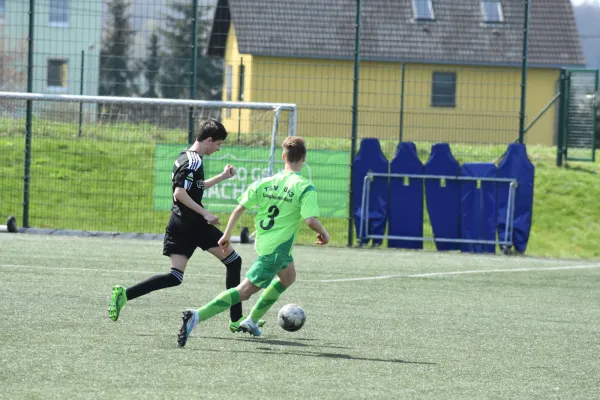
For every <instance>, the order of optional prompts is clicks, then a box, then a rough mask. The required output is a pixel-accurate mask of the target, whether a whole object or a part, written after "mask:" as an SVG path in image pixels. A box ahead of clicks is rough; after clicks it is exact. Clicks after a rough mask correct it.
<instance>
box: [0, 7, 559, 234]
mask: <svg viewBox="0 0 600 400" xmlns="http://www.w3.org/2000/svg"><path fill="white" fill-rule="evenodd" d="M3 4H4V8H3V9H1V8H0V31H1V33H2V38H1V39H0V91H16V92H32V93H46V94H70V95H91V96H95V95H101V96H126V97H130V96H133V97H147V98H169V99H199V100H223V101H244V102H276V103H293V104H296V105H297V107H298V120H297V133H298V135H301V136H304V137H305V138H306V139H307V143H308V145H309V147H310V150H312V151H320V152H321V153H319V154H321V156H322V157H324V158H323V159H326V158H325V157H330V160H331V162H330V164H329V165H330V170H329V172H328V174H329V176H330V178H331V179H330V180H329V181H327V180H323V182H322V185H321V186H320V187H319V190H320V192H322V193H324V195H327V193H333V192H337V191H340V190H342V191H343V190H346V191H349V190H351V188H350V183H349V179H348V176H349V173H350V168H351V160H352V155H353V154H354V153H355V152H356V150H357V147H358V146H359V145H360V139H361V138H363V137H376V138H378V139H380V141H381V143H382V145H383V151H384V152H385V154H386V156H388V159H391V158H393V154H394V152H395V149H396V146H397V144H398V143H399V142H400V141H414V142H416V143H417V147H418V150H419V155H420V156H421V157H422V158H423V159H426V158H427V156H428V154H429V149H430V147H431V144H432V143H435V142H449V143H451V144H452V146H453V147H452V148H453V152H454V153H455V156H456V157H457V159H459V160H460V161H492V160H495V159H497V158H498V157H499V156H501V155H502V154H503V152H504V150H505V149H506V145H507V144H508V143H510V142H513V141H514V140H515V139H519V134H520V130H521V131H522V129H521V128H522V126H521V125H522V124H523V120H524V118H525V116H524V114H525V102H524V101H523V100H524V90H523V89H524V86H523V83H524V82H525V78H526V76H525V75H524V72H525V71H526V69H522V68H521V67H526V66H527V57H526V56H527V45H526V44H527V41H526V37H525V35H523V32H525V33H526V32H527V29H523V28H526V27H527V24H528V22H527V16H528V13H527V12H526V10H528V1H526V0H523V1H521V0H519V1H512V2H508V3H507V4H506V5H505V14H506V18H513V19H512V20H511V26H512V28H511V29H515V30H516V31H518V32H520V33H519V35H520V36H518V37H515V38H512V39H511V46H512V47H511V48H510V49H508V50H506V51H510V54H511V57H512V58H513V59H516V60H519V62H517V63H516V64H515V63H514V62H512V61H511V63H507V62H505V60H504V59H503V58H502V57H501V56H498V57H496V59H493V60H492V61H490V62H487V61H486V60H484V59H483V58H482V57H483V56H481V55H477V54H475V55H474V57H473V62H472V63H469V62H452V61H451V60H446V61H447V62H444V60H440V62H437V63H423V62H421V61H418V60H416V59H415V60H413V61H411V60H409V59H408V58H407V59H405V60H404V61H394V60H391V59H386V58H385V57H378V56H376V55H374V54H373V51H374V50H373V48H372V43H373V38H372V37H373V32H372V31H371V30H370V29H371V28H369V27H370V26H373V25H374V21H372V20H370V19H372V18H374V16H375V17H377V18H381V19H382V23H389V21H386V20H385V15H383V14H382V13H381V12H380V11H377V10H376V9H374V7H375V6H376V5H375V4H371V3H370V2H369V1H363V2H362V5H361V2H360V1H346V2H343V1H338V2H331V3H327V2H325V3H319V4H318V6H317V5H315V3H314V2H309V1H295V2H291V1H282V2H268V1H253V2H248V1H246V2H244V1H239V0H229V1H225V0H189V1H183V0H102V1H99V0H27V1H26V0H4V1H3ZM423 4H425V5H430V6H431V4H433V6H434V8H436V7H437V8H439V9H442V11H444V9H447V8H448V5H447V4H445V3H442V2H437V1H434V2H433V3H432V2H428V1H423V2H422V1H411V0H406V1H403V2H402V5H399V6H398V7H395V8H397V9H400V10H399V11H398V12H402V13H404V14H406V15H408V17H407V18H408V20H410V21H411V23H413V24H416V25H417V26H418V27H419V29H420V32H419V35H417V36H415V37H411V38H410V39H409V38H408V37H405V38H404V39H402V40H400V39H399V38H400V36H398V35H396V36H394V35H389V37H388V38H387V39H386V38H384V37H382V38H381V39H380V42H378V46H379V47H380V48H381V49H383V50H381V51H382V52H385V51H388V50H385V49H395V48H400V47H402V46H404V45H406V43H407V42H408V41H413V45H414V42H416V43H417V45H418V46H416V48H419V49H420V51H421V52H422V53H423V57H424V58H426V57H425V55H426V54H425V53H426V52H434V51H436V48H437V47H440V46H444V44H443V43H442V44H436V43H434V42H432V41H431V40H430V39H428V35H429V36H431V34H432V32H431V31H429V28H428V25H427V23H428V21H427V15H426V14H427V13H428V12H434V11H435V10H434V9H433V8H432V9H428V8H423V7H422V6H423ZM482 7H483V6H482ZM485 7H487V6H485ZM485 7H484V8H482V9H481V10H480V8H479V4H478V5H476V6H474V8H473V7H471V8H469V9H466V8H465V9H461V8H457V10H454V11H453V12H454V14H456V15H454V16H453V18H454V17H455V18H457V20H461V19H466V18H473V13H474V12H476V13H479V12H481V13H482V15H483V16H484V17H486V18H487V17H490V15H492V14H493V13H492V14H489V15H488V14H486V12H488V13H489V12H491V11H489V10H492V9H489V10H488V9H487V8H485ZM240 10H241V11H240ZM286 10H287V11H286ZM290 10H292V11H290ZM359 10H361V11H359ZM473 10H475V11H473ZM486 10H487V11H486ZM242 11H243V12H242ZM285 13H288V14H289V13H292V14H294V18H292V19H290V21H287V22H286V21H284V23H283V22H281V21H279V22H277V24H279V25H278V26H280V28H281V29H280V30H279V31H277V32H278V36H277V37H276V38H275V37H273V36H269V35H272V29H271V31H269V33H268V34H267V33H265V35H266V36H260V35H261V33H264V32H265V31H267V26H265V21H266V19H265V18H266V17H265V15H269V16H271V17H273V16H277V15H284V14H285ZM422 13H425V18H423V15H421V14H422ZM404 14H403V15H404ZM440 15H441V11H440ZM477 15H479V14H477ZM494 15H495V14H494ZM494 15H492V17H493V16H494ZM332 16H341V17H339V18H338V17H336V18H338V19H336V20H335V21H329V22H328V20H326V19H324V18H330V17H331V18H333V17H332ZM361 16H362V20H361ZM497 17H502V18H504V16H503V15H497ZM273 18H274V17H273ZM298 21H300V22H298ZM301 21H304V23H305V24H307V25H306V26H304V27H303V29H305V30H306V31H319V30H321V31H322V32H321V34H320V35H319V37H321V38H322V39H321V41H318V42H314V37H312V38H308V37H303V36H301V34H299V33H298V32H300V31H301V30H298V29H299V27H298V24H300V23H301ZM311 21H312V22H311ZM315 21H317V22H315ZM440 21H441V19H440ZM484 22H485V21H484ZM492 22H493V21H492ZM274 23H275V22H274ZM311 24H314V26H313V25H311ZM479 25H481V24H479ZM498 26H499V25H498ZM361 27H363V30H362V31H361ZM288 28H289V29H288ZM365 29H366V30H365ZM395 29H396V28H395V27H394V26H392V25H389V30H390V32H395ZM486 29H487V28H486ZM491 29H496V28H495V26H494V25H493V24H490V32H491ZM499 29H501V28H499ZM500 34H501V33H500ZM369 35H370V36H369ZM330 36H331V37H333V36H335V37H336V38H337V39H339V40H338V41H337V42H336V43H338V45H336V46H337V47H336V46H334V45H332V44H331V43H328V41H327V39H328V37H330ZM253 37H254V38H257V37H259V38H260V40H259V41H252V38H253ZM275 39H277V40H275ZM442 39H443V38H441V39H440V40H442ZM472 39H473V38H465V39H461V37H458V36H457V39H456V40H458V41H460V40H465V41H467V40H472ZM386 40H387V42H386ZM388 42H389V43H388ZM286 43H287V44H286ZM339 43H341V44H339ZM365 44H368V46H365ZM459 45H460V43H459ZM261 46H262V47H261ZM277 46H281V47H280V48H277ZM490 46H491V45H490ZM261 48H262V49H263V50H262V52H261ZM290 49H296V50H297V51H296V53H294V54H292V53H290V51H291V50H290ZM302 49H314V52H315V53H314V54H310V55H306V54H302V51H303V50H302ZM277 51H279V52H280V53H281V55H280V56H278V55H277V54H278V53H277ZM389 51H392V50H389ZM521 60H522V63H521ZM555 75H556V76H555ZM558 75H559V73H558V72H557V71H551V70H548V71H543V72H540V76H542V77H541V78H537V79H548V80H554V81H556V80H557V79H558ZM545 87H546V86H544V88H545ZM550 87H551V88H550V89H542V90H541V91H542V93H541V94H540V93H536V95H538V96H539V100H534V101H533V102H532V103H531V104H529V103H528V104H527V112H529V113H530V114H535V113H536V112H537V111H538V110H540V109H542V108H543V105H544V104H546V103H547V101H548V99H550V98H552V96H553V95H554V88H555V87H554V86H552V85H551V86H550ZM544 90H546V92H547V93H546V92H544ZM0 107H2V108H1V113H2V114H1V116H0V150H2V153H1V154H0V162H1V164H0V165H1V166H2V167H0V176H1V178H2V181H4V182H7V181H10V182H12V183H13V186H14V187H13V188H12V189H11V190H12V191H10V193H11V194H10V195H7V194H6V193H7V192H6V191H4V192H3V195H2V196H3V197H2V198H3V201H2V204H1V206H0V213H7V212H9V211H10V212H11V213H15V212H14V211H12V210H13V209H14V206H15V205H16V203H15V202H16V199H20V198H21V197H22V196H21V193H22V189H23V188H22V182H23V180H24V178H25V177H24V173H23V171H22V170H21V169H20V166H21V165H23V163H24V155H23V151H24V148H22V147H21V146H22V143H23V142H24V139H23V135H24V133H25V131H26V126H27V127H28V128H30V129H31V132H32V135H31V140H33V143H34V145H33V152H32V154H31V162H32V165H33V166H35V167H39V168H40V169H39V172H40V173H41V176H36V177H35V178H32V179H45V181H46V184H47V185H50V186H54V185H55V182H61V181H63V180H65V181H67V182H70V183H71V184H70V185H68V186H67V187H68V191H69V193H70V196H69V200H68V201H69V202H71V201H72V202H77V201H83V200H85V203H86V204H88V205H89V204H93V203H94V202H95V201H99V200H98V198H97V196H96V195H94V194H93V193H95V192H94V191H86V190H85V188H86V187H88V188H89V187H100V186H102V184H103V183H102V182H104V181H110V182H112V179H113V178H114V179H117V180H119V182H113V183H114V184H115V185H121V186H120V187H122V189H119V190H121V191H122V192H119V193H116V195H117V196H118V195H122V196H128V195H130V193H129V192H128V191H127V189H126V187H127V186H128V185H127V182H130V180H129V178H127V177H126V175H124V176H121V177H119V178H117V177H111V178H108V177H107V176H106V175H107V174H106V173H105V174H101V173H100V174H98V175H89V176H87V177H86V178H85V179H78V178H77V173H76V172H73V171H76V170H77V168H84V169H86V170H87V169H92V170H95V171H96V170H100V171H101V170H102V169H103V168H109V166H111V167H112V166H115V165H117V164H119V163H123V165H122V166H123V169H124V170H126V169H128V167H127V166H130V164H129V163H135V162H138V161H137V160H139V159H140V157H141V158H142V159H143V160H144V161H143V162H144V163H147V162H150V161H148V160H152V158H153V157H154V156H155V155H154V153H153V152H155V151H156V148H157V145H159V144H174V145H179V146H183V145H185V144H186V143H187V142H188V141H189V140H190V138H192V137H193V130H194V125H195V123H196V122H197V120H198V119H199V118H201V117H202V116H203V114H200V113H199V112H198V110H188V112H187V118H184V112H183V111H182V110H181V109H180V110H178V111H177V113H176V114H174V113H173V112H172V111H171V110H170V109H165V108H163V107H158V108H154V109H150V108H144V109H139V108H135V107H120V108H118V109H115V108H111V106H108V105H107V106H94V107H93V106H90V105H80V104H77V103H71V104H69V105H67V104H64V103H62V104H60V105H59V106H57V105H55V104H53V103H47V102H46V103H38V104H33V103H31V104H29V105H26V104H24V103H22V102H21V103H19V104H16V103H15V102H12V103H11V102H4V103H2V104H1V105H0ZM215 112H216V114H215V116H217V117H218V118H220V119H221V120H222V121H223V123H224V124H225V125H226V127H227V128H228V130H229V131H230V133H232V135H231V138H232V140H231V141H230V142H229V143H230V144H231V145H234V146H237V145H243V146H244V147H245V148H246V149H250V148H253V149H261V148H265V147H267V146H269V141H268V140H265V136H264V134H265V133H269V132H270V128H266V127H265V128H264V129H266V132H263V133H259V132H258V130H260V129H262V128H260V127H258V126H257V125H255V126H254V127H253V128H250V127H249V125H252V124H249V123H247V121H254V120H260V119H261V117H260V115H255V114H254V115H253V114H252V112H249V111H239V110H229V109H224V110H219V111H215ZM65 115H68V117H67V118H66V119H67V120H68V122H64V119H65ZM284 119H285V117H284ZM284 123H285V121H284ZM554 124H555V121H554V119H553V118H552V116H547V117H545V118H544V119H543V120H541V121H538V125H539V131H540V132H547V131H548V130H553V129H554ZM59 132H60V135H58V136H59V137H57V136H56V135H57V134H58V133H59ZM530 134H531V135H533V136H535V135H536V133H535V132H532V133H530ZM544 134H545V133H544ZM528 135H529V133H528ZM107 137H108V138H110V140H109V139H107ZM79 142H81V143H82V144H81V145H78V143H79ZM23 146H26V144H23ZM36 146H41V147H36ZM78 148H81V149H82V150H78ZM7 149H8V150H9V151H6V150H7ZM67 150H68V151H67ZM327 152H329V153H327ZM90 153H91V154H93V157H90V156H89V154H90ZM325 154H329V155H327V156H326V155H325ZM321 156H320V157H321ZM86 158H87V161H86ZM325 164H327V163H325ZM322 168H325V171H327V169H326V165H325V166H322ZM42 171H44V172H42ZM44 174H48V175H47V177H46V178H42V177H43V176H44ZM139 178H140V180H139V181H137V180H136V185H149V186H148V187H150V186H151V185H152V182H153V181H152V179H154V178H155V177H154V178H153V177H151V176H145V175H142V176H140V177H139ZM136 179H137V178H136ZM61 190H62V189H61ZM64 190H67V189H64ZM115 190H116V189H115ZM50 192H51V191H50ZM38 195H42V196H44V195H43V194H41V193H40V194H38ZM9 198H10V201H9V200H7V199H9ZM348 198H349V197H348V196H346V199H345V200H344V201H342V203H341V204H339V207H338V212H337V213H335V214H334V215H332V216H331V218H332V219H331V220H330V221H328V222H329V224H330V227H333V230H334V231H335V232H337V233H339V234H338V235H337V241H336V242H337V243H339V244H343V243H346V242H351V237H350V238H349V237H348V233H351V232H350V231H348V230H347V229H346V227H347V226H348V223H349V222H348V221H349V220H350V219H349V218H348V213H349V211H348V206H349V204H348V201H349V200H348ZM51 200H52V196H47V197H45V199H44V201H47V202H48V204H49V205H50V204H53V202H54V200H52V201H51ZM55 200H57V201H58V202H59V203H60V201H59V200H58V199H55ZM20 201H21V200H19V202H20ZM107 201H108V200H107ZM146 201H147V202H151V201H152V197H151V198H149V199H147V200H146ZM7 202H9V203H10V204H12V206H11V207H10V210H9V209H8V208H7V207H6V204H7ZM63 204H64V202H63ZM106 206H107V207H106V210H107V211H106V215H105V216H98V220H95V221H93V222H90V223H71V222H69V221H70V217H67V216H65V215H66V214H60V215H58V214H56V213H54V214H53V213H52V211H53V209H55V208H54V207H52V206H48V207H47V210H46V211H44V213H42V214H39V213H37V212H38V211H40V209H39V208H37V207H33V208H32V213H33V215H35V217H34V218H32V224H34V225H39V226H41V225H43V226H47V227H60V228H75V229H94V230H107V229H123V230H127V231H143V230H148V229H151V230H152V231H156V230H157V229H159V226H161V225H162V222H163V221H162V219H160V223H156V220H157V218H156V217H155V216H154V214H152V213H149V214H147V215H146V216H144V217H143V218H139V219H136V220H135V221H133V220H131V221H129V222H126V223H125V224H124V225H114V224H108V223H105V222H106V221H110V220H112V219H114V218H115V217H114V216H112V214H110V202H109V203H107V204H106ZM340 211H342V212H341V213H340ZM17 213H18V212H17ZM41 215H44V217H43V218H41V217H39V216H41ZM123 218H126V219H127V218H133V217H131V216H127V215H125V216H123ZM150 221H151V222H150Z"/></svg>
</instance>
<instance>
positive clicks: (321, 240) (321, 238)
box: [317, 233, 330, 246]
mask: <svg viewBox="0 0 600 400" xmlns="http://www.w3.org/2000/svg"><path fill="white" fill-rule="evenodd" d="M329 239H330V238H329V234H328V233H327V234H325V235H321V234H320V233H318V234H317V244H318V245H321V246H324V245H326V244H327V243H329Z"/></svg>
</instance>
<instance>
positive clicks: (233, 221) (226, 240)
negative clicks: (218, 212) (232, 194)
mask: <svg viewBox="0 0 600 400" xmlns="http://www.w3.org/2000/svg"><path fill="white" fill-rule="evenodd" d="M244 212H246V207H244V206H243V205H241V204H239V205H238V206H237V207H236V208H235V210H233V212H232V213H231V216H230V217H229V222H227V228H225V232H223V236H222V237H221V239H219V246H221V248H222V249H226V248H228V247H229V245H230V244H231V232H233V229H234V228H235V226H236V225H237V223H238V221H239V220H240V218H242V215H244Z"/></svg>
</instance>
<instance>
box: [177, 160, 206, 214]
mask: <svg viewBox="0 0 600 400" xmlns="http://www.w3.org/2000/svg"><path fill="white" fill-rule="evenodd" d="M172 181H173V192H175V188H176V187H181V188H184V189H185V190H186V191H187V193H188V194H189V195H190V197H191V198H192V200H194V201H195V202H196V203H198V204H200V205H202V196H203V195H204V165H202V157H200V154H198V153H196V152H195V151H192V150H187V149H186V150H184V151H182V152H181V153H180V154H179V157H177V160H175V164H174V165H173V174H172ZM172 210H173V213H174V214H176V215H178V216H180V217H183V218H184V219H192V220H194V219H200V218H202V219H203V217H202V216H201V215H200V214H198V213H197V212H195V211H194V210H192V209H189V208H188V207H186V206H185V205H183V204H182V203H180V202H179V201H177V200H175V197H173V208H172Z"/></svg>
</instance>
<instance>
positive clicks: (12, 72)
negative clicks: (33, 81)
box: [0, 25, 28, 92]
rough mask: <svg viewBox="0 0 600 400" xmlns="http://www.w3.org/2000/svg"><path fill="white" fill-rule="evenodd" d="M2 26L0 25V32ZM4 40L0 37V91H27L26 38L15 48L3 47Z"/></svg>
mask: <svg viewBox="0 0 600 400" xmlns="http://www.w3.org/2000/svg"><path fill="white" fill-rule="evenodd" d="M2 28H3V26H2V25H0V32H1V31H2ZM5 41H7V39H4V38H3V37H0V91H3V92H13V91H15V92H25V91H27V57H26V56H27V48H28V43H27V39H23V40H21V41H19V42H18V44H17V46H16V48H14V49H11V48H5Z"/></svg>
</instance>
